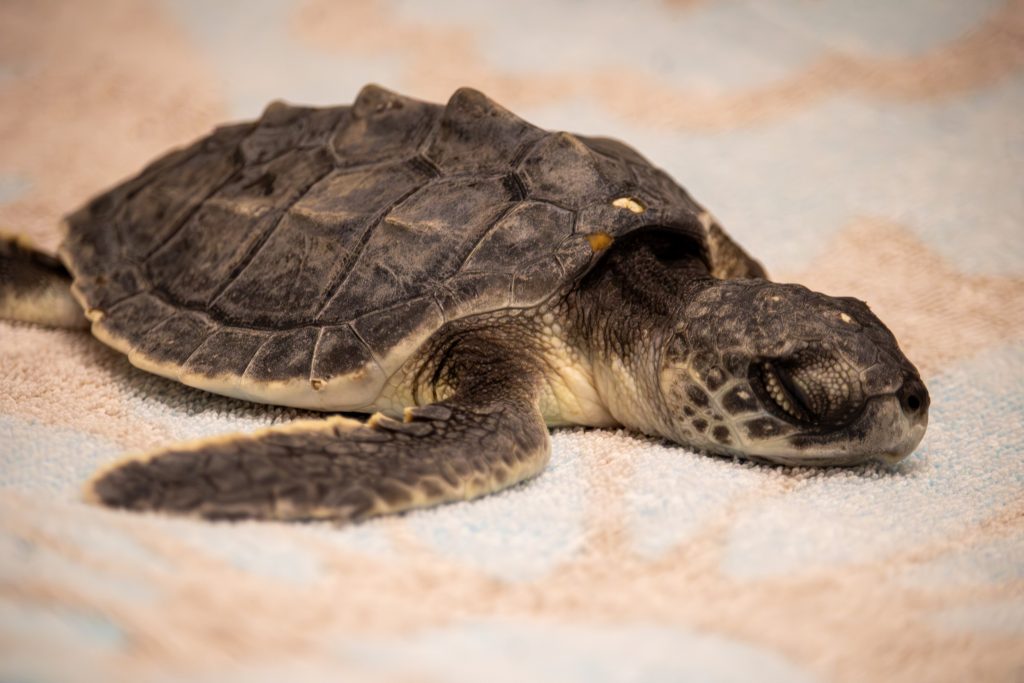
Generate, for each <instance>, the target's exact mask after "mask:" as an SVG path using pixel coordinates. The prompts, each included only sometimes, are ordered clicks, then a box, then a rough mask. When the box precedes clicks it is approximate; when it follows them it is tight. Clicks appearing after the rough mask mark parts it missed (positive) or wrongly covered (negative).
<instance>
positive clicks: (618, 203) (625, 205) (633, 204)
mask: <svg viewBox="0 0 1024 683" xmlns="http://www.w3.org/2000/svg"><path fill="white" fill-rule="evenodd" d="M612 206H614V207H617V208H619V209H629V210H630V211H632V212H633V213H643V212H644V205H643V204H641V203H640V202H638V201H637V200H635V199H633V198H632V197H619V198H618V199H616V200H615V201H614V202H612Z"/></svg>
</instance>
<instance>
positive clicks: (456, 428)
mask: <svg viewBox="0 0 1024 683" xmlns="http://www.w3.org/2000/svg"><path fill="white" fill-rule="evenodd" d="M470 344H472V340H470ZM465 345H466V344H465V343H463V346H465ZM480 348H481V347H480V345H475V346H474V351H478V350H479V349H480ZM488 348H492V347H490V346H488ZM494 350H495V351H496V352H497V353H499V354H501V353H503V350H502V349H501V348H500V347H497V348H495V349H494ZM495 362H496V363H497V364H496V365H494V364H492V365H490V368H491V369H490V370H488V363H495ZM467 366H469V367H472V369H473V370H474V374H473V375H472V376H471V377H468V378H460V377H459V373H460V372H462V371H463V369H467ZM515 367H516V363H515V362H514V361H509V359H506V358H502V357H501V356H500V355H498V356H497V357H494V358H492V359H488V358H486V357H481V356H478V355H474V356H473V357H470V355H469V354H465V353H463V354H462V355H461V357H460V358H458V359H454V358H451V357H450V358H449V360H448V361H447V363H446V366H445V367H443V368H437V371H438V372H441V373H444V374H446V376H447V377H448V379H446V384H448V385H450V386H456V387H458V389H457V390H456V391H455V393H454V394H453V395H452V396H451V397H450V398H449V399H448V400H446V401H442V402H440V403H435V404H432V405H427V406H422V407H418V408H410V409H408V410H406V413H405V421H398V420H394V419H391V418H389V417H385V416H383V415H380V414H377V415H374V416H373V417H371V418H370V420H368V421H367V422H366V423H365V424H364V423H360V422H357V421H355V420H350V419H347V418H343V417H331V418H328V419H326V420H302V421H298V422H294V423H292V424H289V425H286V426H283V427H273V428H270V429H266V430H263V431H262V432H259V433H256V434H253V435H234V436H226V437H220V438H215V439H209V440H205V441H198V442H195V443H192V444H183V445H180V446H175V447H173V448H171V449H168V450H166V451H161V452H158V453H154V454H151V455H149V456H145V457H141V458H137V459H130V460H127V461H123V462H120V463H116V464H115V465H114V466H113V467H111V468H110V469H108V470H106V471H105V472H101V473H100V474H98V475H97V476H96V477H95V478H94V479H93V481H92V482H91V483H90V484H89V485H88V487H87V496H88V497H89V498H91V499H93V500H96V501H97V502H100V503H102V504H104V505H108V506H111V507H118V508H126V509H130V510H136V511H146V510H149V511H162V512H173V513H177V514H191V515H198V516H201V517H205V518H209V519H241V518H253V519H276V520H313V519H329V520H334V521H354V520H359V519H364V518H366V517H371V516H375V515H380V514H386V513H394V512H401V511H403V510H409V509H412V508H417V507H426V506H431V505H437V504H439V503H444V502H450V501H456V500H469V499H471V498H476V497H478V496H481V495H485V494H487V493H492V492H494V491H498V490H501V489H503V488H506V487H509V486H512V485H514V484H516V483H518V482H520V481H523V480H524V479H527V478H529V477H532V476H534V475H536V474H537V473H539V472H540V471H541V470H542V469H543V468H544V466H545V465H546V464H547V461H548V455H549V452H550V445H549V437H548V431H547V428H546V427H545V425H544V421H543V419H542V418H541V416H540V413H539V411H538V410H537V406H536V394H537V392H536V386H535V381H534V373H533V372H531V371H530V370H529V369H525V370H522V371H519V370H517V371H516V372H511V370H512V368H515Z"/></svg>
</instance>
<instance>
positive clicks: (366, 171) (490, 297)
mask: <svg viewBox="0 0 1024 683" xmlns="http://www.w3.org/2000/svg"><path fill="white" fill-rule="evenodd" d="M650 225H658V226H663V227H667V228H671V229H675V230H679V231H682V232H684V233H686V234H688V235H689V236H690V237H691V238H692V239H694V240H696V241H697V242H698V243H699V244H701V245H702V246H703V247H704V249H705V251H706V252H707V255H708V257H709V259H713V258H714V257H715V248H714V244H713V242H714V237H715V235H713V234H711V233H712V232H713V231H712V230H711V228H712V226H711V223H710V220H709V219H708V218H707V215H706V214H703V213H702V209H701V208H700V207H699V206H698V205H697V204H696V203H695V202H694V201H693V200H692V199H690V197H689V195H687V193H686V192H685V191H684V190H682V189H681V188H680V187H679V186H678V185H676V184H675V183H674V182H673V181H672V180H671V179H670V178H669V177H668V176H667V175H665V174H664V173H663V172H661V171H660V170H658V169H656V168H654V167H653V166H651V165H650V163H648V162H647V161H646V160H645V159H644V158H643V157H641V156H640V155H639V154H637V153H636V152H635V151H633V150H632V149H630V148H629V147H627V146H626V145H624V144H622V143H619V142H616V141H613V140H607V139H601V138H585V137H580V136H574V135H571V134H568V133H560V132H548V131H545V130H542V129H540V128H537V127H536V126H533V125H531V124H529V123H527V122H526V121H523V120H522V119H520V118H518V117H517V116H515V115H514V114H512V113H511V112H509V111H507V110H506V109H504V108H502V107H500V106H499V105H497V104H496V103H494V102H493V101H491V100H489V99H488V98H487V97H485V96H484V95H482V94H481V93H479V92H477V91H475V90H471V89H462V90H459V91H457V92H456V93H455V94H454V95H453V96H452V98H451V99H450V100H449V102H448V104H447V106H444V107H442V106H439V105H435V104H428V103H425V102H420V101H417V100H414V99H410V98H407V97H403V96H400V95H397V94H395V93H392V92H388V91H386V90H384V89H382V88H379V87H376V86H367V87H366V88H364V89H363V90H362V91H361V92H360V94H359V96H358V98H357V99H356V101H355V103H354V104H353V105H352V106H350V107H349V106H344V107H331V108H305V107H292V106H288V105H285V104H280V103H275V104H272V105H271V106H270V107H268V109H267V110H266V111H265V112H264V114H263V116H262V117H261V118H260V119H259V121H256V122H255V123H245V124H239V125H232V126H227V127H223V128H219V129H217V130H215V131H214V132H213V133H212V134H211V135H209V136H207V137H205V138H203V139H201V140H199V141H198V142H196V143H195V144H193V145H191V146H190V147H187V148H185V149H181V150H178V151H174V152H172V153H170V154H168V155H166V156H164V157H163V158H161V159H159V160H157V161H156V162H155V163H153V164H152V165H150V166H149V167H148V168H146V169H145V170H143V171H142V173H140V174H139V175H138V176H136V177H135V178H132V179H131V180H128V181H127V182H125V183H123V184H122V185H120V186H118V187H116V188H114V189H113V190H110V191H109V192H107V193H105V194H103V195H102V196H100V197H98V198H96V199H95V200H93V201H92V202H90V203H89V204H88V205H87V206H86V207H85V208H83V209H82V210H80V211H79V212H77V213H75V214H74V215H72V216H71V217H70V218H69V232H68V236H67V239H66V240H65V242H64V244H63V246H62V250H61V254H62V257H63V259H64V260H65V262H66V264H67V265H68V267H69V268H70V269H71V271H72V273H73V275H74V277H75V285H74V291H75V292H76V295H77V296H78V298H79V300H80V301H81V302H82V304H83V306H84V307H85V308H86V311H87V314H88V315H89V317H90V318H91V319H92V320H93V331H94V333H95V334H96V335H97V336H98V337H99V338H100V339H102V340H104V341H105V342H107V343H109V344H111V345H112V346H114V347H115V348H118V349H120V350H122V351H124V352H126V353H128V354H129V357H130V359H131V360H132V362H133V363H135V364H137V365H139V366H140V367H143V368H145V369H148V370H152V371H155V372H158V373H160V374H163V375H166V376H169V377H172V378H174V379H179V380H181V381H183V382H185V383H187V384H190V385H194V386H199V387H201V388H204V389H208V390H211V391H215V392H219V393H224V394H228V395H232V396H239V397H243V398H250V399H254V400H260V401H265V402H270V403H281V404H287V405H296V406H302V407H311V408H322V409H357V408H359V407H361V406H365V405H368V404H370V403H372V401H373V400H374V399H375V398H376V397H377V396H378V394H379V392H380V389H381V388H382V387H383V386H384V384H385V382H386V380H387V378H388V377H389V376H390V375H391V374H392V373H393V372H395V371H396V370H397V369H398V368H400V367H401V365H402V364H403V363H404V362H405V360H406V359H407V358H408V357H409V356H410V355H411V354H412V353H414V352H415V350H416V349H417V348H418V347H419V346H420V345H421V344H422V343H423V342H424V341H425V340H426V339H427V337H429V336H430V335H431V334H433V333H434V332H436V331H437V330H438V329H439V328H440V327H441V326H442V325H444V324H445V323H446V322H447V321H451V320H455V319H459V318H462V317H465V316H469V315H473V314H478V313H482V312H486V311H491V310H497V309H506V308H511V307H526V306H532V305H535V304H537V303H539V302H541V301H542V300H544V299H545V298H547V297H549V296H551V295H552V294H553V293H555V292H556V291H558V290H560V289H562V288H564V287H565V286H566V285H567V284H568V283H571V282H573V281H575V280H576V279H578V278H579V277H580V276H581V275H582V274H583V273H585V272H586V271H587V270H588V269H589V268H590V267H591V266H592V265H593V263H594V262H595V261H596V259H597V258H598V257H599V256H598V255H599V252H600V250H601V249H603V247H604V246H607V245H608V244H610V243H611V241H612V240H613V239H615V238H617V237H619V236H622V235H624V234H626V233H628V232H631V231H633V230H636V229H638V228H642V227H644V226H650ZM715 227H716V229H717V226H715ZM709 231H711V232H709Z"/></svg>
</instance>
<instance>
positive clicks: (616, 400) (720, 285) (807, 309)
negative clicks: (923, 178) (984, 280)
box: [567, 231, 928, 465]
mask: <svg viewBox="0 0 1024 683" xmlns="http://www.w3.org/2000/svg"><path fill="white" fill-rule="evenodd" d="M698 254H699V251H698V250H697V249H696V248H695V247H694V246H693V245H690V244H688V243H685V242H680V241H679V240H678V238H675V237H673V236H671V235H669V234H668V233H665V232H660V231H647V232H645V233H643V234H639V235H636V236H633V237H631V238H629V239H627V240H623V241H622V243H620V244H618V245H616V247H615V248H613V249H612V250H611V251H610V253H609V254H608V255H607V256H606V257H605V259H604V261H603V262H602V263H601V264H599V265H598V266H597V267H596V268H595V270H594V271H592V272H591V273H590V274H589V275H588V276H587V277H586V278H585V280H584V282H583V283H581V285H580V287H579V288H578V289H577V290H575V291H574V292H572V293H570V295H569V297H568V299H567V302H568V307H569V312H570V313H569V314H570V316H572V317H574V320H575V324H574V325H573V326H572V330H571V334H572V335H573V336H574V338H575V340H576V343H578V344H581V345H583V346H585V347H586V349H587V351H588V355H589V357H590V362H591V365H592V367H593V376H594V381H595V386H596V388H597V391H598V393H599V394H600V395H601V396H602V398H603V399H604V401H605V403H606V405H607V407H608V410H609V411H610V412H611V414H612V415H613V416H614V417H615V419H616V420H617V421H619V422H620V423H622V424H624V425H626V426H628V427H631V428H634V429H638V430H640V431H644V432H646V433H650V434H657V435H660V436H663V437H666V438H668V439H671V440H673V441H676V442H678V443H681V444H683V445H686V446H690V447H692V448H697V449H700V450H705V451H708V452H712V453H717V454H723V455H736V456H742V457H747V458H752V459H758V460H766V461H771V462H777V463H783V464H790V465H833V464H834V465H840V464H843V465H845V464H855V463H859V462H864V461H869V460H881V461H885V462H890V463H892V462H896V461H898V460H900V459H901V458H903V457H905V456H906V455H908V454H909V453H910V452H911V451H913V449H914V448H915V447H916V446H917V444H918V443H919V442H920V440H921V438H922V437H923V435H924V431H925V427H926V426H927V413H928V393H927V391H926V389H925V387H924V385H923V384H922V383H921V379H920V376H919V374H918V372H917V370H916V369H915V368H914V366H913V365H912V364H911V363H910V361H908V360H907V358H906V357H905V356H904V355H903V354H902V352H901V351H900V349H899V347H898V345H897V343H896V339H895V338H894V337H893V335H892V333H891V332H889V330H888V329H887V328H886V327H885V325H883V324H882V322H881V321H880V320H878V318H877V317H875V316H874V314H872V313H871V311H870V310H869V309H868V307H867V306H866V305H865V304H863V303H862V302H860V301H857V300H856V299H851V298H834V297H829V296H826V295H824V294H819V293H817V292H812V291H810V290H808V289H806V288H805V287H801V286H799V285H783V284H776V283H772V282H768V281H766V280H759V279H750V280H719V279H715V278H713V277H711V276H710V274H709V273H708V271H707V269H706V267H705V266H704V264H703V262H702V260H701V259H700V258H699V256H698Z"/></svg>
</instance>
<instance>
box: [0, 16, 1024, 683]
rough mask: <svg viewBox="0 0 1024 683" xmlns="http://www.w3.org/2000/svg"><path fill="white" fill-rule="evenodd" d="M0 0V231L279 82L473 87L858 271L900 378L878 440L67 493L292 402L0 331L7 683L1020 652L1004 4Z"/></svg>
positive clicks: (614, 446) (1022, 595)
mask: <svg viewBox="0 0 1024 683" xmlns="http://www.w3.org/2000/svg"><path fill="white" fill-rule="evenodd" d="M492 7H496V5H492V4H491V3H479V2H474V1H472V0H451V1H448V2H443V3H439V2H431V3H422V4H421V5H417V4H414V3H397V2H387V1H385V0H376V1H375V0H359V1H357V2H345V3H334V2H329V1H328V0H308V1H303V2H299V1H295V2H293V1H291V0H258V1H257V2H224V3H208V2H204V1H203V0H182V1H180V2H179V1H175V2H138V1H131V0H97V1H95V2H88V3H82V2H80V3H59V2H22V3H9V2H8V3H2V4H0V99H2V101H3V103H4V105H3V106H2V107H0V227H2V228H3V229H6V230H16V231H20V232H27V233H29V234H30V235H32V236H33V237H34V238H35V240H36V242H37V243H39V244H40V245H42V246H44V247H47V248H54V247H55V246H56V244H57V241H58V239H59V222H60V217H61V215H62V214H63V213H65V212H68V211H70V210H72V209H74V208H76V207H77V206H78V205H79V204H80V203H81V202H82V201H83V200H84V199H85V198H87V197H88V196H89V195H90V194H91V193H93V192H96V191H98V190H100V189H102V188H104V187H105V186H108V185H109V184H111V183H112V182H114V181H116V180H117V179H119V178H121V177H124V176H125V175H127V174H129V173H132V172H134V171H135V170H137V169H138V168H139V167H140V166H141V165H142V164H143V163H145V162H146V161H147V160H148V159H150V158H151V157H152V156H154V155H155V154H157V153H159V152H161V151H163V150H164V149H166V148H168V147H170V146H173V145H178V144H183V143H185V142H187V141H188V140H190V139H192V138H194V137H196V136H198V135H200V134H202V133H204V132H205V131H207V130H209V129H210V127H211V126H213V125H214V124H215V123H217V122H220V121H223V120H227V119H231V118H243V117H253V116H255V115H256V114H258V112H259V111H260V109H261V108H262V106H263V105H264V104H265V103H266V102H267V101H269V100H271V99H274V98H286V99H288V100H291V101H298V102H309V103H332V104H333V103H341V102H346V101H350V100H351V99H352V98H353V97H354V95H355V93H356V91H357V90H358V88H359V87H360V86H361V85H362V84H363V83H365V82H368V81H376V82H379V83H382V84H384V85H386V86H388V87H390V88H393V89H395V90H399V91H400V92H405V93H410V94H413V95H416V96H420V97H423V98H426V99H432V100H443V99H445V98H446V97H447V96H448V95H449V94H450V93H451V91H452V90H454V89H455V88H456V87H457V86H461V85H473V86H475V87H477V88H479V89H481V90H483V91H484V92H486V93H488V94H489V95H491V96H492V97H494V98H495V99H496V100H498V101H499V102H501V103H503V104H505V105H506V106H508V107H510V108H511V109H513V110H514V111H516V112H518V113H521V114H522V115H523V116H525V117H527V118H529V119H531V120H534V121H536V122H537V123H539V124H541V125H544V126H547V127H553V128H563V129H568V130H573V131H579V132H584V133H596V134H604V135H613V136H617V137H621V138H623V139H625V140H627V141H629V142H631V143H632V144H634V145H635V146H637V147H638V148H639V149H640V150H641V151H642V152H643V153H644V154H645V155H647V156H648V157H649V158H651V159H652V160H653V161H654V162H655V163H657V164H659V165H661V166H663V167H665V168H666V169H667V170H668V171H669V172H670V173H672V174H673V175H674V176H675V177H676V178H677V179H679V180H680V182H681V183H683V184H684V185H686V186H687V187H688V188H689V189H690V190H691V192H692V193H693V194H694V196H695V197H697V198H698V199H699V200H700V201H702V202H704V203H705V204H707V205H708V206H709V207H710V208H711V209H712V210H713V211H715V212H716V214H717V215H718V217H719V218H720V220H721V221H722V222H723V224H724V225H726V226H727V227H728V229H729V230H730V232H731V233H732V234H733V235H734V236H735V237H736V238H737V239H738V240H739V241H740V242H741V243H743V244H744V245H745V246H747V247H748V248H749V249H750V250H751V252H752V253H754V254H757V255H758V256H759V257H760V258H762V259H763V261H764V262H765V264H766V265H767V266H768V268H769V270H770V272H772V273H773V274H774V275H775V276H776V277H777V278H779V279H784V280H794V281H799V282H802V283H804V284H807V285H809V286H812V287H814V288H816V289H820V290H823V291H826V292H828V293H832V294H848V295H855V296H858V297H860V298H862V299H865V300H867V301H868V302H869V303H870V305H871V306H872V307H873V308H874V310H875V311H876V312H877V313H878V314H879V316H880V317H881V318H882V319H883V320H885V321H886V322H887V323H888V324H889V325H890V326H891V327H892V329H893V330H894V331H895V333H896V335H897V336H898V337H899V339H900V340H901V343H902V344H903V346H904V349H905V350H906V352H907V355H908V356H909V357H910V358H911V359H913V360H914V361H915V362H916V363H917V364H918V365H919V367H920V368H921V370H922V372H923V373H924V375H925V378H926V381H927V383H928V386H929V388H930V390H931V395H932V403H933V407H932V413H931V426H930V428H929V431H928V434H927V436H926V437H925V440H924V442H923V443H922V445H921V447H920V449H919V450H918V451H917V452H916V453H915V454H914V455H913V456H912V457H911V458H909V459H908V460H907V461H906V462H905V463H903V464H902V465H900V466H899V467H898V468H896V469H894V470H886V469H882V468H872V467H867V468H860V469H853V470H833V471H792V470H782V469H775V468H770V467H760V466H752V465H749V464H743V463H740V462H733V461H730V460H724V459H715V458H709V457H705V456H700V455H697V454H694V453H691V452H689V451H687V450H685V449H682V448H678V447H675V446H671V445H668V444H665V443H661V442H657V441H653V440H649V439H644V438H638V437H636V436H633V435H630V434H627V433H615V432H598V431H583V430H566V431H559V432H557V433H556V434H555V436H554V452H553V456H552V463H551V467H550V469H549V470H548V471H547V472H546V473H545V474H544V475H542V476H541V477H539V478H538V479H536V480H534V481H531V482H529V483H528V484H525V485H522V486H519V487H516V488H515V489H513V490H510V491H507V492H504V493H502V494H500V495H496V496H493V497H491V498H488V499H484V500H480V501H477V502H473V503H467V504H457V505H449V506H446V507H442V508H439V509H434V510H428V511H423V512H417V513H414V514H409V515H406V516H403V517H399V518H393V519H383V520H378V521H373V522H370V523H367V524H362V525H359V526H353V527H348V528H340V529H339V528H335V527H332V526H330V525H320V524H310V525H297V526H287V525H280V524H254V523H242V524H206V523H201V522H196V521H191V520H182V519H173V518H165V517H158V516H137V515H131V514H124V513H119V512H111V511H107V510H102V509H98V508H95V507H90V506H88V505H86V504H83V503H82V502H81V501H80V499H79V491H80V487H81V484H82V482H83V481H84V480H85V478H86V477H87V476H88V474H89V473H90V472H91V471H93V470H94V469H95V468H96V467H99V466H101V465H103V464H105V463H108V462H110V461H112V460H113V459H115V458H116V457H118V456H119V455H120V454H122V453H124V452H131V451H144V450H147V449H151V448H155V447H159V446H164V445H167V444H169V443H172V442H174V441H177V440H181V439H187V438H193V437H199V436H204V435H213V434H219V433H223V432H230V431H247V430H251V429H254V428H257V427H260V426H264V425H268V424H272V423H280V422H283V421H287V420H290V419H293V418H294V417H295V416H296V415H297V414H298V413H297V412H296V411H292V410H287V409H282V408H275V407H268V406H259V405H253V404H247V403H242V402H239V401H232V400H229V399H225V398H220V397H216V396H211V395H208V394H204V393H202V392H199V391H194V390H191V389H187V388H184V387H181V386H178V385H175V384H173V383H171V382H168V381H165V380H162V379H160V378H157V377H153V376H149V375H146V374H144V373H142V372H140V371H137V370H135V369H133V368H132V367H131V366H130V365H129V364H128V363H127V361H126V360H125V359H124V358H123V357H121V356H120V355H118V354H116V353H114V352H112V351H110V350H108V349H106V348H105V347H103V346H102V345H101V344H99V343H98V342H96V341H94V340H93V339H91V338H90V337H88V336H87V335H85V334H76V333H69V332H60V331H51V330H44V329H40V328H35V327H31V326H26V325H10V324H0V487H2V488H0V680H3V681H33V682H39V683H43V682H50V681H120V680H124V681H143V680H147V681H165V680H167V681H170V680H182V679H188V680H196V681H211V682H212V681H218V682H230V681H264V680H265V681H278V680H309V681H339V680H343V681H360V680H386V681H481V680H486V681H522V680H531V681H551V682H558V683H562V682H574V681H580V682H587V683H603V682H606V681H607V682H611V681H662V680H665V681H669V680H672V681H675V680H708V681H732V680H763V681H862V680H886V681H924V680H927V681H943V680H1012V679H1016V680H1020V679H1021V678H1022V677H1024V495H1022V493H1024V462H1022V447H1024V427H1022V424H1021V423H1022V419H1021V418H1022V413H1024V394H1022V391H1021V387H1022V385H1024V343H1022V342H1024V192H1022V190H1021V187H1022V186H1021V179H1022V178H1024V117H1022V115H1021V112H1022V111H1024V3H1021V2H1010V3H1003V2H998V1H997V0H964V1H962V2H956V1H954V0H928V1H927V2H926V1H925V0H911V1H908V2H899V3H891V2H841V1H839V0H821V1H819V2H815V3H810V4H808V3H790V2H784V1H783V0H756V1H755V0H749V2H744V1H742V0H741V1H737V2H716V1H714V0H685V1H682V2H679V1H675V0H665V1H664V2H660V3H658V2H653V1H651V2H638V3H628V4H625V3H591V4H588V5H583V4H581V3H575V2H568V1H565V2H553V1H552V0H536V1H533V0H530V1H528V2H520V3H516V5H515V8H514V11H511V10H506V11H504V12H503V13H501V14H499V13H496V10H492V9H490V8H492Z"/></svg>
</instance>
